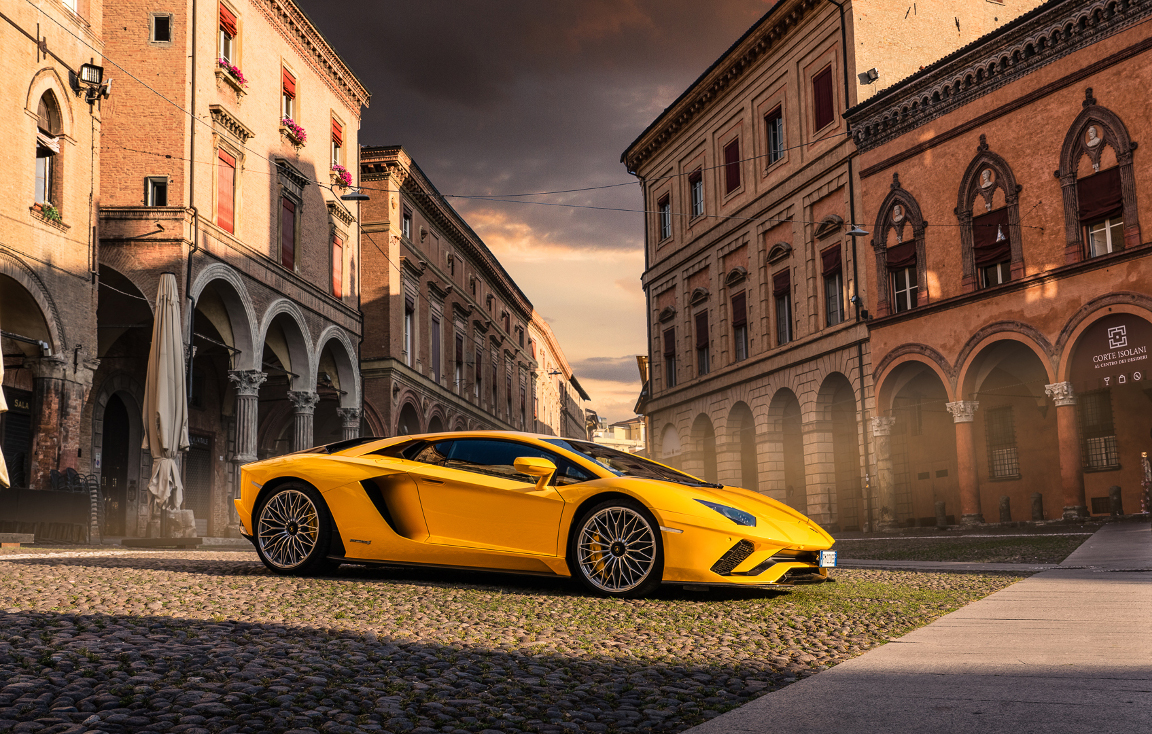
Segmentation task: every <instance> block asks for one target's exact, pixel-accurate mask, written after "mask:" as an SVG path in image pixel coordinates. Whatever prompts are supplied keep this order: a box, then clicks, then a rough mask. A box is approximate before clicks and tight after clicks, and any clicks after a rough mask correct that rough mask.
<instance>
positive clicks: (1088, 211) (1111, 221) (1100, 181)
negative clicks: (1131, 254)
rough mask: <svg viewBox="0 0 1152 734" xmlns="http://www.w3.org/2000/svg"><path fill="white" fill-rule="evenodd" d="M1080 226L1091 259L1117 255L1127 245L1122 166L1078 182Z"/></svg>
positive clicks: (1077, 194) (1077, 195)
mask: <svg viewBox="0 0 1152 734" xmlns="http://www.w3.org/2000/svg"><path fill="white" fill-rule="evenodd" d="M1076 197H1077V201H1078V202H1079V206H1080V212H1079V214H1080V226H1081V227H1082V228H1083V232H1084V239H1085V241H1086V244H1087V247H1088V253H1087V254H1088V257H1099V256H1100V255H1107V254H1108V253H1110V252H1116V251H1117V250H1119V249H1121V248H1122V246H1123V244H1124V195H1123V193H1122V192H1121V189H1120V168H1119V167H1118V166H1116V167H1112V168H1109V169H1107V170H1105V171H1102V172H1100V173H1097V174H1096V175H1094V176H1088V177H1087V178H1083V179H1080V180H1079V181H1077V182H1076Z"/></svg>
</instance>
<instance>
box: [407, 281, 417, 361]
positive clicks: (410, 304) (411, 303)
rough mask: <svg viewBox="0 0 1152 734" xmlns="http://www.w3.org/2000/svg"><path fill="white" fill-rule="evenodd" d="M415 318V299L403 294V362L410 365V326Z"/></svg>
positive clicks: (411, 345)
mask: <svg viewBox="0 0 1152 734" xmlns="http://www.w3.org/2000/svg"><path fill="white" fill-rule="evenodd" d="M415 320H416V299H415V298H413V297H412V296H411V295H408V294H404V364H406V365H408V366H409V367H411V366H412V351H413V349H412V347H413V344H412V326H413V322H414V321H415Z"/></svg>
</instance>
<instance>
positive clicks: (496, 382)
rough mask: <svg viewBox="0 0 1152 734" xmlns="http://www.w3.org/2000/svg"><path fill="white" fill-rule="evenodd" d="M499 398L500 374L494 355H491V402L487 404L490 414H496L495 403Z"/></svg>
mask: <svg viewBox="0 0 1152 734" xmlns="http://www.w3.org/2000/svg"><path fill="white" fill-rule="evenodd" d="M499 399H500V374H499V372H497V367H496V355H495V354H493V355H492V402H491V403H489V404H488V407H489V409H491V411H492V414H493V415H495V414H496V403H497V402H498V401H499Z"/></svg>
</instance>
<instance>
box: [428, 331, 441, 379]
mask: <svg viewBox="0 0 1152 734" xmlns="http://www.w3.org/2000/svg"><path fill="white" fill-rule="evenodd" d="M431 339H432V341H431V345H432V348H431V349H430V350H429V351H430V352H431V353H432V380H433V381H434V382H436V383H437V384H439V383H440V316H439V315H438V314H435V313H433V314H432V334H431Z"/></svg>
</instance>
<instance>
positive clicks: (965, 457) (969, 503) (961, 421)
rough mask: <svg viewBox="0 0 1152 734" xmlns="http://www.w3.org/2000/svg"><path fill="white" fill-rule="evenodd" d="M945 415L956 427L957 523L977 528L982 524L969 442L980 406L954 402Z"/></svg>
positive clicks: (982, 517) (978, 494) (974, 464)
mask: <svg viewBox="0 0 1152 734" xmlns="http://www.w3.org/2000/svg"><path fill="white" fill-rule="evenodd" d="M947 407H948V412H949V413H951V414H952V420H953V421H955V423H956V465H957V466H956V473H957V475H958V476H959V477H960V513H961V518H960V523H961V524H962V525H978V524H980V523H983V522H984V515H983V514H981V512H980V480H979V479H978V477H977V476H976V447H975V444H974V442H973V438H972V421H974V420H975V419H976V409H977V408H979V407H980V403H979V402H977V401H975V400H958V401H956V402H955V403H948V404H947Z"/></svg>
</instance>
